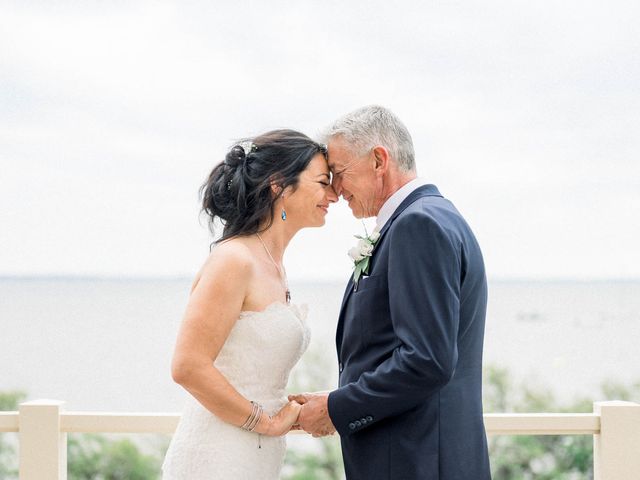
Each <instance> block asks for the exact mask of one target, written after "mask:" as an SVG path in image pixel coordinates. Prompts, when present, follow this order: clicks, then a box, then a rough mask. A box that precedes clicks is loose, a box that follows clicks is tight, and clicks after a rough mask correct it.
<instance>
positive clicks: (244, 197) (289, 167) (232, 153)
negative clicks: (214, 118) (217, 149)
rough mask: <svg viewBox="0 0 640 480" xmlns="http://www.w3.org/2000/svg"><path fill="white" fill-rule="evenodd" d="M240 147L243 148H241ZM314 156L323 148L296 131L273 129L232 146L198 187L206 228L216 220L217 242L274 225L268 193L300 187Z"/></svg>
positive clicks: (272, 196) (271, 198)
mask: <svg viewBox="0 0 640 480" xmlns="http://www.w3.org/2000/svg"><path fill="white" fill-rule="evenodd" d="M243 145H244V147H243ZM318 153H322V154H323V155H324V156H325V157H326V155H327V148H326V146H325V145H322V144H319V143H317V142H314V141H313V140H311V139H310V138H309V137H307V136H306V135H305V134H303V133H300V132H296V131H295V130H274V131H271V132H267V133H265V134H263V135H260V136H258V137H255V138H253V139H245V140H243V141H242V142H240V143H239V144H236V145H234V146H233V147H231V150H229V152H228V153H227V155H226V157H225V159H224V161H223V162H221V163H219V164H218V165H216V166H215V167H214V168H213V170H212V171H211V173H210V174H209V177H208V178H207V180H206V182H204V184H202V186H201V187H200V197H201V198H202V211H203V212H204V213H205V214H206V215H207V217H208V219H207V220H208V223H209V229H210V230H211V232H212V233H215V229H214V220H215V218H216V217H217V218H219V219H220V220H221V222H222V224H223V226H224V229H223V231H222V237H221V238H220V239H219V240H218V242H220V241H223V240H226V239H228V238H231V237H236V236H247V235H252V234H254V233H259V232H260V231H261V230H260V228H261V226H262V225H263V224H264V222H265V221H267V222H268V223H267V224H266V225H265V226H264V227H263V228H262V230H265V229H267V228H269V227H270V226H271V223H272V221H273V216H274V211H275V202H276V200H277V199H278V196H277V195H276V194H274V192H273V191H272V189H271V185H272V183H275V184H276V185H277V186H278V187H280V189H281V190H284V189H285V188H287V187H289V186H291V187H293V188H294V189H295V188H296V187H297V186H298V180H299V177H300V173H301V172H302V171H303V170H304V169H306V168H307V166H308V165H309V162H311V159H312V158H313V157H314V156H315V155H316V154H318Z"/></svg>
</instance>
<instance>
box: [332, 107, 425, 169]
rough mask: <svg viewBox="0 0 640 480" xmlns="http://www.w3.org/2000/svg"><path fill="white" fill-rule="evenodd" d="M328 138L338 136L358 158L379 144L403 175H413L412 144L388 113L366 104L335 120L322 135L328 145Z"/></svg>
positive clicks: (391, 114)
mask: <svg viewBox="0 0 640 480" xmlns="http://www.w3.org/2000/svg"><path fill="white" fill-rule="evenodd" d="M331 137H341V138H343V139H344V140H345V141H346V142H347V143H348V144H349V145H350V148H351V149H352V151H354V153H356V154H358V155H360V154H364V153H366V152H367V150H369V149H371V148H373V147H375V146H377V145H382V146H383V147H385V148H386V149H387V150H388V151H389V153H390V155H391V157H392V158H393V159H394V160H395V162H396V164H397V165H398V168H399V169H400V170H401V171H403V172H415V170H416V162H415V153H414V151H413V141H412V140H411V135H410V134H409V130H407V127H405V126H404V124H403V123H402V122H401V121H400V119H399V118H398V117H396V116H395V115H394V114H393V113H392V112H391V110H389V109H387V108H384V107H381V106H379V105H368V106H366V107H362V108H359V109H357V110H354V111H353V112H351V113H347V114H346V115H344V116H343V117H341V118H339V119H338V120H336V121H335V122H334V124H333V125H331V126H330V127H329V128H327V129H326V130H325V131H324V132H323V135H322V138H323V141H324V142H325V143H328V142H329V141H330V139H331Z"/></svg>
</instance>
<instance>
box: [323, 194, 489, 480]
mask: <svg viewBox="0 0 640 480" xmlns="http://www.w3.org/2000/svg"><path fill="white" fill-rule="evenodd" d="M380 233H381V235H380V239H379V240H378V243H377V244H376V247H375V250H374V252H373V256H372V258H371V264H370V268H369V275H368V276H364V277H362V278H361V279H360V281H359V282H358V284H357V285H354V283H353V280H351V281H350V282H349V285H348V286H347V291H346V292H345V296H344V299H343V304H342V308H341V311H340V318H339V322H338V328H337V332H336V346H337V350H338V362H339V370H340V383H339V385H340V386H339V388H338V389H337V390H335V391H333V392H331V393H330V394H329V400H328V401H329V416H330V417H331V420H332V422H333V424H334V425H335V427H336V429H337V430H338V433H339V434H340V440H341V443H342V453H343V458H344V464H345V471H346V474H347V478H348V479H349V480H352V479H367V480H374V479H390V480H401V479H412V480H413V479H415V480H418V479H419V480H486V479H490V478H491V474H490V470H489V457H488V454H487V440H486V433H485V429H484V423H483V419H482V344H483V339H484V323H485V312H486V306H487V282H486V276H485V269H484V262H483V259H482V253H481V252H480V247H479V246H478V242H477V241H476V239H475V237H474V235H473V233H472V231H471V229H470V228H469V226H468V225H467V223H466V222H465V220H464V219H463V218H462V216H461V215H460V213H459V212H458V211H457V210H456V208H455V207H454V206H453V205H452V204H451V202H449V201H448V200H446V199H444V198H443V197H442V195H440V193H439V192H438V189H437V188H436V187H435V186H434V185H425V186H422V187H419V188H418V189H417V190H415V191H414V192H412V193H411V194H410V195H409V197H407V198H406V199H405V200H404V201H403V202H402V203H401V205H400V206H399V207H398V209H397V210H396V211H395V212H394V214H393V215H392V217H391V218H390V220H389V221H388V222H387V223H386V224H385V226H384V227H383V229H382V231H381V232H380Z"/></svg>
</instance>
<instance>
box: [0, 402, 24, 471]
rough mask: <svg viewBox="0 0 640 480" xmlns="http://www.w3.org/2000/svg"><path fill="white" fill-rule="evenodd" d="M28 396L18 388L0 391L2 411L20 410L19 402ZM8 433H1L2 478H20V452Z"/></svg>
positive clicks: (0, 407) (0, 466)
mask: <svg viewBox="0 0 640 480" xmlns="http://www.w3.org/2000/svg"><path fill="white" fill-rule="evenodd" d="M26 398H27V394H26V393H25V392H22V391H19V390H16V391H10V392H0V411H5V412H11V411H14V410H18V404H20V403H21V402H24V401H25V399H26ZM7 438H8V434H0V479H3V480H9V479H14V478H18V454H17V451H16V446H15V442H14V443H11V442H9V441H7Z"/></svg>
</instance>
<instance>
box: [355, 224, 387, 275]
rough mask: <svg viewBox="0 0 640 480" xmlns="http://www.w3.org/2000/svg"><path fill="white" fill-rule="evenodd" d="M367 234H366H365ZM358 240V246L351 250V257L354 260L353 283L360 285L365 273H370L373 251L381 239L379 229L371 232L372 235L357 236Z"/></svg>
mask: <svg viewBox="0 0 640 480" xmlns="http://www.w3.org/2000/svg"><path fill="white" fill-rule="evenodd" d="M365 233H366V232H365ZM355 237H356V238H357V239H358V244H357V245H356V246H355V247H353V248H351V249H350V250H349V256H350V257H351V259H352V260H353V265H354V266H353V281H354V283H355V284H356V285H358V280H360V277H361V276H362V274H363V273H364V274H365V275H366V274H367V273H369V260H370V259H371V255H373V250H374V248H375V246H376V242H377V241H378V239H379V238H380V232H379V231H378V228H377V227H376V229H374V230H373V232H371V235H365V236H364V237H363V236H360V235H355Z"/></svg>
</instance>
